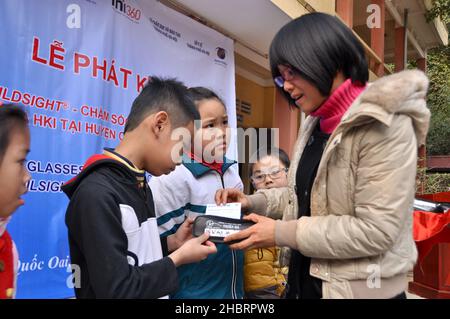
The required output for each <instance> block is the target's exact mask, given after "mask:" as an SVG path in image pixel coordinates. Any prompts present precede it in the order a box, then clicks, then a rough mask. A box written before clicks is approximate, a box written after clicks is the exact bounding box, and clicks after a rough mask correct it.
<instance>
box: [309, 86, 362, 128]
mask: <svg viewBox="0 0 450 319" xmlns="http://www.w3.org/2000/svg"><path fill="white" fill-rule="evenodd" d="M365 88H366V86H360V85H356V84H354V83H352V81H351V79H348V80H347V81H345V82H344V83H343V84H341V86H339V87H338V88H337V90H336V91H334V92H333V94H331V96H330V97H329V98H328V99H327V100H326V101H325V102H324V103H323V104H322V106H320V107H319V108H318V109H317V110H316V111H314V112H312V113H311V115H312V116H316V117H320V130H321V131H322V132H324V133H327V134H331V133H333V131H334V130H335V128H336V127H337V126H338V125H339V123H340V122H341V118H342V116H343V115H344V113H345V112H346V111H347V110H348V108H349V107H350V105H352V103H353V101H355V100H356V98H357V97H358V96H359V95H360V94H361V93H362V92H363V91H364V89H365Z"/></svg>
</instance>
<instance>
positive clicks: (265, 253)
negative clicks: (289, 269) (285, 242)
mask: <svg viewBox="0 0 450 319" xmlns="http://www.w3.org/2000/svg"><path fill="white" fill-rule="evenodd" d="M279 251H280V249H279V248H277V247H270V248H259V249H257V248H254V249H249V250H247V251H245V255H244V290H245V292H253V291H256V290H260V289H264V288H268V287H276V293H277V294H278V295H279V296H281V295H282V294H283V292H284V290H285V287H286V278H285V276H284V275H285V274H286V273H283V270H282V269H281V267H280V264H279V262H278V259H279V258H278V255H279Z"/></svg>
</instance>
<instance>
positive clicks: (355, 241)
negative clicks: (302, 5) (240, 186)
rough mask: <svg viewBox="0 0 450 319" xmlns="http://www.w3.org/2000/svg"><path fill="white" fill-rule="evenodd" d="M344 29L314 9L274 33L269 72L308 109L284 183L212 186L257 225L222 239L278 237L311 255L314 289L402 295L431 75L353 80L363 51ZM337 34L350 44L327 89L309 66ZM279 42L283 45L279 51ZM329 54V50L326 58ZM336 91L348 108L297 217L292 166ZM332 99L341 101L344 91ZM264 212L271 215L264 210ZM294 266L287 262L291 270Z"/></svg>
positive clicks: (412, 253) (411, 251)
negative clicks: (253, 188) (254, 187)
mask: <svg viewBox="0 0 450 319" xmlns="http://www.w3.org/2000/svg"><path fill="white" fill-rule="evenodd" d="M302 19H303V20H302ZM333 19H335V20H333ZM345 29H346V27H344V26H343V25H341V22H339V21H338V20H337V19H336V18H334V17H331V16H328V15H325V14H317V13H316V14H310V15H306V16H303V17H301V18H299V19H296V20H294V21H292V22H290V23H289V24H288V25H287V26H285V27H284V28H283V29H282V30H281V31H280V32H279V34H277V36H276V38H275V39H274V42H273V43H272V47H271V57H270V58H271V64H272V73H273V74H274V76H275V77H277V78H276V79H275V81H276V83H277V84H278V82H281V84H282V88H283V90H284V91H285V92H286V93H287V95H288V98H291V99H292V100H294V103H295V104H296V105H297V106H299V107H300V108H301V109H302V110H303V111H304V112H306V113H307V114H309V116H308V117H307V119H306V121H305V122H304V123H303V124H302V127H301V130H300V132H299V136H298V140H297V142H296V145H295V148H294V154H293V156H292V162H291V166H290V168H289V175H288V187H286V188H283V189H270V190H261V191H259V192H258V193H256V194H254V195H251V196H245V195H244V194H242V193H239V192H237V191H234V190H223V191H219V192H218V193H217V194H216V201H217V203H224V202H227V201H239V202H241V203H242V205H243V208H244V209H247V210H248V211H250V212H255V213H257V214H259V215H255V214H251V215H250V216H248V217H247V218H249V219H251V220H253V221H255V222H256V223H257V224H256V225H255V226H253V227H251V228H249V229H247V230H245V231H243V232H240V233H237V234H234V235H231V236H229V237H228V238H227V239H226V240H230V241H232V240H242V241H241V242H240V243H238V244H234V245H232V248H234V249H246V248H249V247H251V248H255V247H268V246H273V245H274V244H276V245H277V246H284V247H289V248H290V249H291V250H292V251H294V252H297V253H300V254H301V255H302V256H306V257H308V258H310V265H309V269H308V271H309V276H311V278H313V279H314V280H316V281H318V282H319V283H320V286H319V287H320V289H321V291H320V294H321V296H320V297H322V298H395V297H397V296H402V295H403V296H404V294H403V293H404V291H405V289H406V285H407V279H406V275H407V273H408V271H410V270H411V269H412V267H413V266H414V263H415V261H416V258H417V252H416V248H415V244H414V241H413V238H412V210H413V209H412V206H413V200H414V194H415V177H416V165H417V149H418V147H419V146H421V145H423V144H424V143H425V138H426V133H427V130H428V124H429V118H430V112H429V110H428V109H427V107H426V102H425V97H426V93H427V88H428V79H427V77H426V76H425V75H424V74H423V73H422V72H420V71H404V72H400V73H397V74H394V75H390V76H386V77H383V78H381V79H379V80H377V81H375V82H374V83H373V84H371V85H369V86H367V87H363V85H364V83H363V82H364V81H363V80H361V77H360V78H359V79H356V78H357V76H355V74H358V72H357V71H355V66H356V67H357V66H358V65H360V66H361V65H364V63H361V61H363V59H364V58H363V57H362V55H361V54H357V55H355V56H356V57H357V58H356V57H353V60H354V61H353V63H351V58H350V60H348V59H349V56H350V57H351V53H349V52H351V51H352V50H355V48H356V49H357V50H356V51H358V52H360V49H359V48H358V44H356V42H355V40H354V39H352V38H351V37H352V34H351V31H346V30H345ZM293 31H295V32H293ZM290 33H292V34H295V37H300V38H301V37H302V35H304V34H307V37H308V38H307V39H306V40H305V39H302V40H303V42H301V41H299V39H297V41H298V43H296V41H295V39H293V38H292V37H291V38H289V36H290V35H289V34H290ZM324 33H325V34H324ZM349 39H350V40H349ZM307 41H310V42H309V43H306V42H307ZM321 41H322V42H321ZM323 41H328V42H327V43H326V44H325V43H324V42H323ZM346 41H347V43H345V42H346ZM356 41H357V40H356ZM335 42H340V43H343V44H342V45H343V46H344V45H345V47H346V50H348V51H346V52H344V53H343V55H342V57H341V58H339V62H336V66H335V68H334V70H333V68H332V67H330V68H328V70H332V71H331V72H332V82H331V83H330V87H331V89H330V90H329V91H328V92H324V90H323V88H322V86H321V85H322V83H321V79H320V78H319V79H318V80H316V78H315V77H314V76H315V75H314V74H313V73H312V72H310V73H308V71H310V69H311V65H312V66H313V67H312V68H313V69H314V65H315V64H314V61H315V59H317V61H320V62H322V64H323V65H326V66H329V65H332V63H331V62H330V61H332V60H333V59H332V58H336V54H339V52H338V53H336V52H337V51H336V50H339V46H340V44H339V43H338V44H336V43H335ZM301 44H303V47H302V46H301ZM277 47H278V48H279V47H282V48H283V49H282V50H281V51H280V50H278V51H277ZM305 47H309V48H311V49H312V50H311V51H309V52H308V53H309V55H308V59H300V58H299V59H296V58H295V57H298V55H297V56H295V55H294V58H292V56H290V55H289V54H287V53H285V52H286V50H287V49H288V51H289V50H290V51H292V52H297V53H298V54H300V52H302V50H303V53H305V52H304V50H307V49H305ZM336 48H337V49H336ZM352 48H353V49H352ZM361 49H362V48H361ZM283 50H284V51H283ZM333 50H335V51H333ZM327 51H328V52H327ZM330 51H333V52H332V53H333V54H331V53H330ZM280 52H281V53H280ZM292 52H291V53H292ZM283 54H285V55H283ZM327 54H328V57H330V56H331V57H332V58H330V59H328V60H327ZM313 55H316V56H315V57H314V56H313ZM303 56H305V55H303ZM321 59H322V61H321ZM346 59H347V60H346ZM349 61H350V62H349ZM280 62H283V63H280ZM347 62H349V63H347ZM308 63H311V64H308ZM346 63H347V64H346ZM317 68H318V67H316V69H317ZM361 70H362V68H361V69H360V71H361ZM321 75H322V74H321ZM280 77H282V78H281V79H280ZM363 78H364V76H363ZM280 80H281V81H280ZM308 85H309V86H308ZM344 86H346V87H350V88H352V86H355V87H356V86H358V87H359V89H360V90H361V93H359V91H357V89H354V90H353V91H351V90H350V89H349V90H350V92H356V91H357V92H358V94H354V95H351V94H349V95H342V91H343V90H346V89H343V88H344ZM314 90H315V91H314ZM355 90H356V91H355ZM317 92H319V93H318V94H317ZM327 93H328V94H327ZM320 96H323V100H322V101H320ZM342 96H344V97H345V98H348V97H349V96H350V97H353V99H351V98H349V100H350V101H349V103H348V104H349V105H348V107H347V108H346V110H345V112H343V114H342V115H341V116H339V119H338V121H337V122H336V124H335V126H333V125H331V127H332V130H330V132H329V137H328V141H327V142H326V144H324V149H323V153H322V155H321V157H320V162H319V163H318V166H317V167H316V169H317V171H316V174H315V176H314V179H313V183H312V185H311V187H310V193H309V194H308V200H310V205H309V207H308V208H309V210H310V212H309V213H310V214H309V215H306V216H304V215H303V216H302V215H301V214H299V207H301V204H302V201H299V194H298V193H297V191H296V190H297V187H298V186H299V185H298V184H299V180H298V179H297V177H298V176H297V172H298V170H299V169H301V168H302V163H303V162H304V161H305V160H304V159H302V155H303V153H304V152H305V150H306V149H307V148H308V145H309V144H310V143H311V138H310V137H311V136H312V135H313V134H314V132H315V130H317V129H319V130H324V131H326V130H327V129H329V128H330V125H325V124H327V123H328V124H329V121H328V122H326V120H329V119H330V118H331V117H330V118H323V117H321V116H318V115H317V114H322V115H323V114H324V112H322V113H320V110H321V109H322V108H323V107H325V106H324V105H326V107H328V108H329V107H330V104H332V105H334V104H333V103H331V102H330V101H332V100H333V99H336V97H339V98H341V97H342ZM337 101H338V103H337V104H339V105H342V104H345V103H344V102H345V101H342V99H341V100H339V99H338V100H337ZM334 102H336V101H334ZM322 121H323V122H324V123H322ZM318 123H320V125H319V124H318ZM322 124H324V125H322ZM301 182H302V181H301V180H300V183H301ZM302 200H304V199H302ZM267 214H270V216H268V217H271V218H267V217H263V216H260V215H267ZM272 218H273V219H272ZM274 219H278V220H276V221H275V220H274ZM280 219H282V220H280ZM293 271H296V270H295V269H292V264H291V267H290V268H289V274H291V273H292V272H293ZM300 286H301V283H300ZM297 297H298V296H297Z"/></svg>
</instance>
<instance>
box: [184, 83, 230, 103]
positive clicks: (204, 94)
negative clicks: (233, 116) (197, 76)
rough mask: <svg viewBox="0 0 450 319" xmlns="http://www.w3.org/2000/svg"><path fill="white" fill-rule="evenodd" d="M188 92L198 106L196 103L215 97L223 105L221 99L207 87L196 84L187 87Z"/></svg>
mask: <svg viewBox="0 0 450 319" xmlns="http://www.w3.org/2000/svg"><path fill="white" fill-rule="evenodd" d="M188 91H189V94H190V96H191V98H192V100H193V101H194V103H195V105H196V106H197V108H198V103H199V102H200V101H203V100H211V99H216V100H218V101H219V102H220V103H222V105H223V106H224V107H225V103H223V100H222V99H221V98H220V97H219V96H218V95H217V94H216V93H214V91H212V90H210V89H207V88H205V87H201V86H197V87H192V88H189V89H188Z"/></svg>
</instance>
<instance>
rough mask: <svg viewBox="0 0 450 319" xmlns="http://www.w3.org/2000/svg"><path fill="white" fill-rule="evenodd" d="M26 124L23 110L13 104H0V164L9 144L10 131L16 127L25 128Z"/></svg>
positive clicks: (25, 114)
mask: <svg viewBox="0 0 450 319" xmlns="http://www.w3.org/2000/svg"><path fill="white" fill-rule="evenodd" d="M27 126H28V116H27V113H25V111H24V110H23V109H22V108H21V107H19V106H18V105H15V104H3V105H2V106H0V164H1V162H2V161H3V156H5V153H6V149H7V148H8V146H9V143H10V139H11V133H12V132H13V131H14V129H16V128H22V129H25V128H26V127H27Z"/></svg>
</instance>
